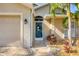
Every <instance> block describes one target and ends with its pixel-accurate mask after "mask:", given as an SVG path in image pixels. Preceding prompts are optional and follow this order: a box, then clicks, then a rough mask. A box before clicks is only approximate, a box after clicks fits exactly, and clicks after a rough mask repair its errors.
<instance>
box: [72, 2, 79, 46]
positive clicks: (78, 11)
mask: <svg viewBox="0 0 79 59" xmlns="http://www.w3.org/2000/svg"><path fill="white" fill-rule="evenodd" d="M74 5H75V6H76V7H77V9H78V10H77V11H76V12H75V13H74V17H75V20H74V21H75V26H76V27H78V16H79V4H78V3H75V4H74ZM76 27H75V35H76V34H77V32H76ZM77 30H78V29H77ZM76 41H77V39H76V38H75V39H74V41H73V45H76Z"/></svg>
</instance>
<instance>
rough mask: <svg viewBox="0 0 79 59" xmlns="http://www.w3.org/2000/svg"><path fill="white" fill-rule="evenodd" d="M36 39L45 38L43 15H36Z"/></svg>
mask: <svg viewBox="0 0 79 59" xmlns="http://www.w3.org/2000/svg"><path fill="white" fill-rule="evenodd" d="M34 22H35V40H43V17H42V16H36V17H35V21H34Z"/></svg>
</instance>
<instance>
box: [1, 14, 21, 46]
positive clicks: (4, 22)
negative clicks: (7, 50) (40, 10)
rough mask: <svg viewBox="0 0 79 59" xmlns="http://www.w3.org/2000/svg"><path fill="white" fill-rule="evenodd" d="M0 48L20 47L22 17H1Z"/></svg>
mask: <svg viewBox="0 0 79 59" xmlns="http://www.w3.org/2000/svg"><path fill="white" fill-rule="evenodd" d="M0 46H20V16H6V15H5V16H0Z"/></svg>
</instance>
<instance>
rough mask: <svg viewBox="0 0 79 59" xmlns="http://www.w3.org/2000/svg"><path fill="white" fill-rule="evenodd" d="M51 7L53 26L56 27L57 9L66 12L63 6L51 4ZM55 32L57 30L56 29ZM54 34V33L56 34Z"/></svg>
mask: <svg viewBox="0 0 79 59" xmlns="http://www.w3.org/2000/svg"><path fill="white" fill-rule="evenodd" d="M50 6H51V9H50V14H51V16H52V19H51V24H52V25H55V24H54V23H55V21H54V20H55V16H56V13H55V11H56V9H57V8H61V9H62V11H64V9H63V8H62V6H61V4H59V3H51V4H50ZM54 30H55V28H54ZM54 32H55V31H54ZM54 32H53V33H54Z"/></svg>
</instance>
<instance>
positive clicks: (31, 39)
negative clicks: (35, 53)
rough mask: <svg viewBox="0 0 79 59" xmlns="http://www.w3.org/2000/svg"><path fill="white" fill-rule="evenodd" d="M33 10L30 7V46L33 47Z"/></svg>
mask: <svg viewBox="0 0 79 59" xmlns="http://www.w3.org/2000/svg"><path fill="white" fill-rule="evenodd" d="M32 17H33V10H32V9H30V48H31V47H32V41H33V18H32Z"/></svg>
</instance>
